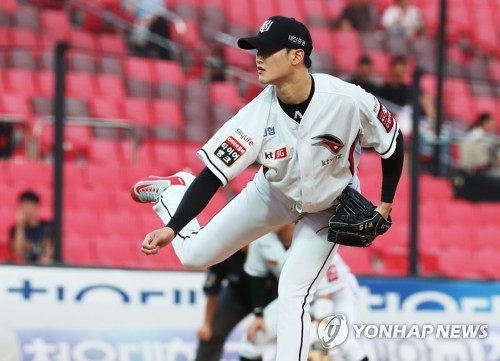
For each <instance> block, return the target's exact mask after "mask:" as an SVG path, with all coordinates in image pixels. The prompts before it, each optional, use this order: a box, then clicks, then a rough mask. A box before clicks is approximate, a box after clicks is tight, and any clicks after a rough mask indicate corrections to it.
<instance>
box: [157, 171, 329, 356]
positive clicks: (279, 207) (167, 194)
mask: <svg viewBox="0 0 500 361" xmlns="http://www.w3.org/2000/svg"><path fill="white" fill-rule="evenodd" d="M185 190H186V187H182V186H172V187H169V188H167V189H166V190H165V191H164V192H163V194H162V195H161V197H160V201H159V202H158V203H157V204H156V205H155V206H154V207H153V209H154V210H155V211H156V212H157V213H158V215H159V216H160V217H161V219H162V221H163V224H167V223H168V221H169V220H170V218H171V215H173V214H174V213H175V210H176V209H177V206H178V205H179V203H180V200H181V198H182V196H183V194H184V192H185ZM332 214H333V210H327V211H322V212H318V213H313V214H301V213H298V212H297V211H296V209H295V203H294V202H293V201H291V200H290V199H288V198H287V197H285V196H284V195H283V194H282V193H281V192H280V191H279V190H277V189H276V188H274V187H273V186H271V185H270V184H269V182H268V181H267V180H266V179H265V177H264V174H263V173H262V171H259V172H258V173H257V174H256V176H255V178H254V180H253V181H252V182H250V183H249V184H248V185H247V187H246V188H245V189H243V191H242V192H241V193H240V194H238V195H237V196H236V197H235V198H234V199H233V200H232V201H231V202H229V203H228V204H227V205H226V206H225V207H224V208H223V209H222V210H221V211H220V212H219V213H218V214H217V215H215V216H214V218H213V219H212V220H211V221H210V222H209V223H208V224H207V225H206V226H205V227H203V228H201V229H200V227H199V224H198V222H197V221H196V220H193V221H191V222H190V223H189V224H188V225H186V227H184V229H182V231H181V232H179V234H178V235H177V237H176V238H175V239H174V241H173V242H172V243H173V247H174V249H175V252H176V254H177V256H178V257H179V259H180V260H181V262H182V264H184V265H185V266H187V267H190V268H195V269H203V268H206V267H209V266H211V265H213V264H216V263H219V262H221V261H223V260H224V259H226V258H228V257H229V256H230V255H232V254H233V253H235V252H236V251H237V250H239V249H241V248H242V247H243V246H245V245H247V244H249V243H250V242H252V241H253V240H255V239H257V238H259V237H261V236H263V235H264V234H266V233H268V232H271V231H273V230H274V229H276V228H277V227H279V226H282V225H285V224H288V223H292V222H295V221H297V224H296V227H295V233H294V237H293V242H292V246H291V249H290V252H289V256H288V258H287V260H286V262H285V265H284V267H283V270H282V272H281V277H280V280H279V287H278V292H279V296H278V306H279V307H278V308H279V310H278V327H277V338H278V340H277V356H276V360H277V361H307V354H308V350H309V328H310V323H311V319H310V316H309V304H310V303H311V300H312V298H313V295H314V293H315V291H316V288H317V286H318V284H319V283H320V281H321V279H322V278H323V276H324V275H325V273H326V270H327V268H328V266H329V265H330V264H331V262H332V259H333V256H334V255H335V252H336V250H337V248H338V246H337V245H335V244H333V243H330V242H328V241H327V233H328V220H329V219H330V217H331V216H332Z"/></svg>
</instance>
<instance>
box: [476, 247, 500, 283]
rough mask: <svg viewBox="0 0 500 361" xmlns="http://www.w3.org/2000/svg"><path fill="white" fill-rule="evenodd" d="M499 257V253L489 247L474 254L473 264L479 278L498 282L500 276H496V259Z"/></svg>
mask: <svg viewBox="0 0 500 361" xmlns="http://www.w3.org/2000/svg"><path fill="white" fill-rule="evenodd" d="M499 257H500V252H499V251H498V250H497V249H496V248H494V247H491V248H489V249H482V250H480V251H478V252H476V253H475V254H474V264H475V266H476V267H475V268H476V272H478V273H479V275H480V276H481V277H484V278H486V279H491V280H499V279H500V275H499V274H498V259H499Z"/></svg>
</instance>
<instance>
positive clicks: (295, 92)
mask: <svg viewBox="0 0 500 361" xmlns="http://www.w3.org/2000/svg"><path fill="white" fill-rule="evenodd" d="M311 86H312V79H311V75H310V74H309V72H308V71H307V70H306V71H303V72H302V71H301V72H296V73H294V74H292V75H291V76H290V78H289V79H287V80H286V81H284V82H282V83H279V84H276V95H277V96H278V98H279V100H281V101H282V102H283V103H285V104H300V103H303V102H305V101H306V100H307V98H308V97H309V94H310V92H311Z"/></svg>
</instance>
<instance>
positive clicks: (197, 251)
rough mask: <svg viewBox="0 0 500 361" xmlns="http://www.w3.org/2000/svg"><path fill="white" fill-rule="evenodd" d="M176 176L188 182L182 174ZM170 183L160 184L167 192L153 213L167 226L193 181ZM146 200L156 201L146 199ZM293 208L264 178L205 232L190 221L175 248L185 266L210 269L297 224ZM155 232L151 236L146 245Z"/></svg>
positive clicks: (243, 193) (158, 185)
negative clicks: (281, 228)
mask: <svg viewBox="0 0 500 361" xmlns="http://www.w3.org/2000/svg"><path fill="white" fill-rule="evenodd" d="M174 176H180V177H181V178H184V179H185V178H186V177H185V176H184V175H183V174H182V173H176V175H174ZM191 177H192V176H191ZM257 179H259V180H257ZM167 181H168V180H165V182H167ZM169 182H170V183H171V184H169V185H168V186H162V185H161V184H156V187H158V188H163V192H162V193H161V196H160V197H158V199H157V202H156V204H155V205H154V207H153V209H154V210H155V212H156V213H157V214H158V215H159V216H160V218H161V219H162V221H163V224H167V223H168V222H169V221H170V219H171V218H172V216H173V215H174V213H175V211H176V210H177V207H178V206H179V203H180V201H181V199H182V197H183V195H184V193H185V192H186V191H187V188H188V186H189V184H190V181H189V179H185V183H186V184H184V185H183V184H173V183H172V181H171V180H170V181H169ZM257 183H259V185H256V184H257ZM143 185H144V184H143ZM136 187H137V186H136ZM144 198H154V197H152V196H151V197H149V196H148V197H147V196H146V195H144ZM292 208H293V204H292V203H291V202H288V203H287V200H285V199H284V197H283V196H282V195H281V194H280V193H278V192H273V190H272V189H271V187H270V185H269V183H268V182H267V181H266V180H265V178H264V175H263V174H261V175H260V177H259V176H258V177H256V180H254V181H253V182H250V183H249V185H248V186H247V187H246V188H245V189H244V190H243V191H242V192H241V193H240V194H238V195H237V196H236V197H235V198H234V199H233V200H232V201H231V202H230V203H228V204H227V205H226V206H225V207H224V208H223V209H222V210H221V211H220V212H219V213H217V214H216V215H215V216H214V217H213V218H212V219H211V220H210V222H208V224H207V225H205V226H204V227H203V228H200V226H199V224H198V222H197V221H196V219H193V220H192V221H190V222H189V223H188V224H187V225H186V226H185V227H184V228H183V229H182V230H181V231H180V232H179V234H177V236H176V237H175V238H174V240H173V242H172V245H173V247H174V249H175V252H176V254H177V256H178V257H179V259H180V261H181V262H182V264H183V265H185V266H187V267H191V268H206V267H208V266H211V265H213V264H215V263H219V262H221V261H222V260H224V259H226V258H227V257H229V256H230V255H232V254H233V253H235V252H236V251H237V250H238V249H241V248H242V247H243V246H245V245H247V244H248V243H250V242H251V241H253V240H254V239H257V238H259V237H261V236H262V235H264V234H266V233H268V232H270V231H272V230H274V229H275V228H276V227H278V226H280V225H283V224H287V223H291V222H294V221H295V220H296V219H297V218H298V217H299V215H298V214H297V213H296V212H291V211H290V210H291V209H292ZM256 210H258V211H256ZM154 232H155V231H153V232H151V233H150V234H148V236H146V240H145V241H147V238H148V237H150V236H151V234H154ZM153 253H156V252H153Z"/></svg>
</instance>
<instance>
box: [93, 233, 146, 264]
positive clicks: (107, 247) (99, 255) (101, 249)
mask: <svg viewBox="0 0 500 361" xmlns="http://www.w3.org/2000/svg"><path fill="white" fill-rule="evenodd" d="M138 243H139V241H138ZM95 247H96V259H97V262H98V264H99V265H102V266H105V267H121V268H125V267H136V266H137V264H136V262H135V260H134V256H133V253H132V245H131V244H129V243H128V242H126V241H125V242H124V240H123V239H122V238H121V237H119V236H118V235H114V236H100V237H97V239H96V242H95ZM137 248H139V246H137Z"/></svg>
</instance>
